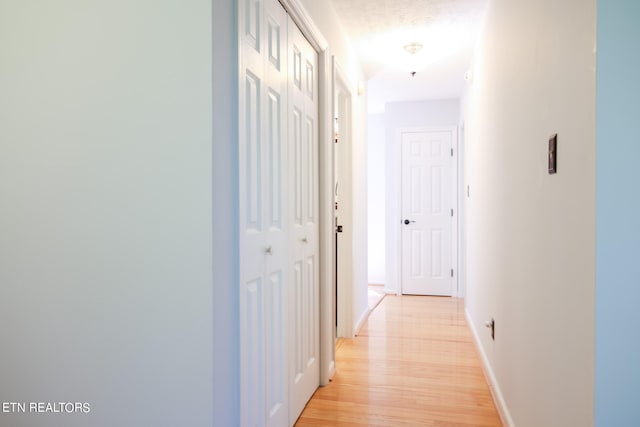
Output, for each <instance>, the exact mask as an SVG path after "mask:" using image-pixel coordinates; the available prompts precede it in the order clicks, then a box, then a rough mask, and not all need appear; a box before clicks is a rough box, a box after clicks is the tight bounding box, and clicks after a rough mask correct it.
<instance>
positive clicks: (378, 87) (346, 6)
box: [332, 0, 487, 113]
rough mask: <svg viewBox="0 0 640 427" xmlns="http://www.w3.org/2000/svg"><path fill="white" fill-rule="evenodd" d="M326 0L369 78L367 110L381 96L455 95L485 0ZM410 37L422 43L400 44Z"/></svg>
mask: <svg viewBox="0 0 640 427" xmlns="http://www.w3.org/2000/svg"><path fill="white" fill-rule="evenodd" d="M332 3H333V6H334V8H335V10H336V12H337V14H338V16H339V17H340V20H341V22H342V25H343V27H344V29H345V31H346V32H347V34H348V35H349V37H350V38H351V41H352V43H353V45H354V47H355V48H356V51H357V52H358V56H359V59H360V63H361V65H362V68H363V70H364V72H365V75H366V76H367V77H368V78H369V79H370V80H369V85H368V86H369V93H368V95H369V106H370V112H373V113H376V112H380V110H381V108H383V105H384V103H385V102H398V101H408V100H421V99H442V98H455V97H459V96H460V94H461V92H462V90H463V88H464V84H465V82H464V74H465V72H466V70H467V69H468V67H469V64H470V62H471V56H472V53H473V47H474V46H475V42H476V39H477V37H478V33H479V30H480V27H481V22H482V18H483V16H484V10H485V7H486V3H487V0H332ZM414 42H417V43H420V44H422V45H423V46H424V47H423V48H422V50H421V51H420V52H418V53H416V54H414V55H411V54H409V53H407V52H406V51H405V50H404V49H403V46H404V45H406V44H409V43H414ZM411 71H416V74H415V77H411V75H410V72H411Z"/></svg>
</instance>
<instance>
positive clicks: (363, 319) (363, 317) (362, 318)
mask: <svg viewBox="0 0 640 427" xmlns="http://www.w3.org/2000/svg"><path fill="white" fill-rule="evenodd" d="M370 314H371V309H370V308H369V307H368V306H367V309H366V310H365V311H364V312H363V313H362V315H361V316H360V319H358V321H357V322H356V327H355V328H353V332H354V333H353V335H354V336H355V335H358V333H359V332H360V328H362V325H364V322H366V321H367V319H368V318H369V315H370Z"/></svg>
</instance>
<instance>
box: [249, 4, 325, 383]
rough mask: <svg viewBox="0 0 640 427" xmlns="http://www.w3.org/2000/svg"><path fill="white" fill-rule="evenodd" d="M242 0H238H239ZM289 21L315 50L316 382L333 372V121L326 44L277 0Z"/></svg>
mask: <svg viewBox="0 0 640 427" xmlns="http://www.w3.org/2000/svg"><path fill="white" fill-rule="evenodd" d="M240 1H242V0H240ZM279 1H280V3H281V4H282V7H284V9H285V10H286V11H287V13H288V14H289V16H291V19H293V22H295V24H296V25H297V26H298V28H300V31H302V34H304V36H305V37H306V39H307V40H308V41H309V43H310V44H311V46H312V47H313V49H314V50H315V51H316V52H317V53H318V103H319V104H318V132H319V135H318V147H319V150H320V153H319V156H318V159H319V169H318V170H319V180H320V206H319V208H320V234H319V238H320V253H319V257H320V260H319V262H320V266H319V267H320V385H326V384H328V383H329V379H330V378H331V377H332V376H333V373H334V372H335V339H336V338H335V327H334V319H335V317H334V314H333V306H334V289H333V283H334V280H335V277H334V276H335V262H334V260H335V240H334V239H335V236H334V227H333V215H334V213H333V203H334V201H333V200H334V199H333V182H334V177H333V150H334V147H333V143H332V138H333V120H332V119H331V113H332V108H331V100H332V95H331V88H332V78H331V77H332V72H331V61H330V57H329V54H328V52H327V48H328V46H329V43H328V42H327V40H326V39H325V37H324V36H323V35H322V33H321V32H320V30H319V29H318V27H317V26H316V25H315V23H314V22H313V20H312V19H311V17H310V16H309V14H308V13H307V11H306V10H305V8H304V6H302V3H301V2H300V0H279Z"/></svg>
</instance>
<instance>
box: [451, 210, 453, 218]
mask: <svg viewBox="0 0 640 427" xmlns="http://www.w3.org/2000/svg"><path fill="white" fill-rule="evenodd" d="M451 216H453V208H451Z"/></svg>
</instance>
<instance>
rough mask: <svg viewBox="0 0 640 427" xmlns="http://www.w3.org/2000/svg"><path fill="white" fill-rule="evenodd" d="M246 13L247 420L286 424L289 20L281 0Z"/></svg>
mask: <svg viewBox="0 0 640 427" xmlns="http://www.w3.org/2000/svg"><path fill="white" fill-rule="evenodd" d="M239 13H240V16H241V19H240V22H241V24H240V28H239V31H240V44H241V52H242V56H241V60H240V70H239V73H240V75H239V79H240V114H239V122H240V123H239V124H240V144H239V185H240V194H239V205H240V223H239V228H240V242H239V243H240V293H239V295H240V346H241V348H240V352H241V360H240V364H241V366H240V376H241V384H240V387H241V401H240V405H241V408H240V412H241V424H242V425H243V426H264V425H266V426H285V425H288V422H289V394H288V367H289V359H288V357H289V351H288V345H287V325H288V319H287V316H286V313H287V312H286V301H287V292H288V289H287V285H288V284H289V283H290V276H289V275H290V268H289V247H288V244H289V242H288V236H289V224H290V219H289V210H288V209H287V207H288V204H287V182H288V176H287V167H286V165H287V158H288V152H287V150H288V146H287V131H286V129H287V127H286V115H287V110H286V103H287V83H286V82H287V68H288V63H287V55H286V47H287V44H286V43H287V30H288V23H287V15H286V13H285V11H284V10H283V9H282V7H281V6H280V4H279V3H278V1H277V0H264V1H261V0H258V1H247V2H240V7H239Z"/></svg>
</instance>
